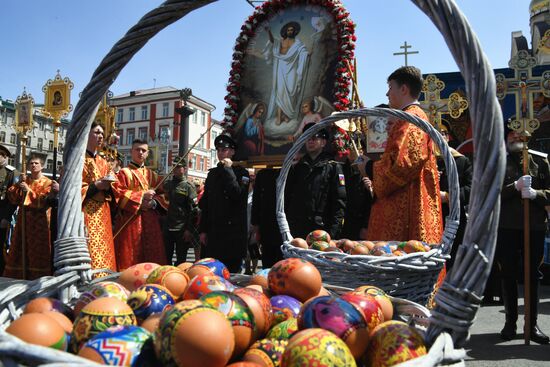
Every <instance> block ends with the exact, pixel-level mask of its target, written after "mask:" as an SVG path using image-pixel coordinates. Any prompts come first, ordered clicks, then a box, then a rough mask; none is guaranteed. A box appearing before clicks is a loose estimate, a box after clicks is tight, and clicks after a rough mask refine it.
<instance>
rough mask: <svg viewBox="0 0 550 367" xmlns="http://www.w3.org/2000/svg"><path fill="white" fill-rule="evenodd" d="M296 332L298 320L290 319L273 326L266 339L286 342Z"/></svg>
mask: <svg viewBox="0 0 550 367" xmlns="http://www.w3.org/2000/svg"><path fill="white" fill-rule="evenodd" d="M297 331H298V319H296V318H295V317H291V318H289V319H288V320H286V321H283V322H281V323H279V324H276V325H274V326H273V327H272V328H271V329H270V330H269V331H268V332H267V335H266V339H277V340H288V339H290V337H292V335H294V333H296V332H297Z"/></svg>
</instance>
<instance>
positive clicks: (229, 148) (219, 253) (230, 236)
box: [199, 134, 250, 273]
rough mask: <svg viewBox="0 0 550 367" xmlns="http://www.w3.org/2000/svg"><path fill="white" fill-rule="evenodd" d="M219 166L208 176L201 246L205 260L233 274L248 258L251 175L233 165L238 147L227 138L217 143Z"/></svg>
mask: <svg viewBox="0 0 550 367" xmlns="http://www.w3.org/2000/svg"><path fill="white" fill-rule="evenodd" d="M214 146H215V147H216V151H217V155H218V159H219V161H220V162H219V163H218V166H217V167H215V168H212V169H211V170H210V171H209V172H208V176H207V177H206V182H205V183H204V194H203V196H202V198H201V201H200V204H199V207H200V209H201V219H200V224H199V233H200V242H201V245H202V246H203V249H204V250H203V251H204V252H203V254H202V256H203V257H213V258H216V259H218V260H220V261H221V262H223V263H224V264H225V265H226V266H227V268H228V270H229V271H230V272H231V273H238V272H240V270H241V263H242V260H243V258H244V257H245V256H246V245H247V234H248V228H247V217H246V206H247V198H248V185H249V182H250V178H249V175H248V171H247V170H246V169H245V168H242V167H235V166H234V165H233V161H232V160H231V159H232V158H233V155H234V154H235V149H236V148H237V145H236V144H235V141H234V140H233V139H232V138H231V137H230V136H228V135H223V134H222V135H219V136H218V137H217V138H216V139H215V140H214Z"/></svg>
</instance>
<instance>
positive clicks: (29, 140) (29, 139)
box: [27, 136, 31, 147]
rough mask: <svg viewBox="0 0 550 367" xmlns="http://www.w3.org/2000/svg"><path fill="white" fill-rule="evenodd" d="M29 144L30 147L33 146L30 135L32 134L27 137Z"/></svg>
mask: <svg viewBox="0 0 550 367" xmlns="http://www.w3.org/2000/svg"><path fill="white" fill-rule="evenodd" d="M27 146H28V147H30V146H31V137H30V136H29V137H28V138H27Z"/></svg>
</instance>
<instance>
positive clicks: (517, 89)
mask: <svg viewBox="0 0 550 367" xmlns="http://www.w3.org/2000/svg"><path fill="white" fill-rule="evenodd" d="M536 65H537V61H536V59H535V58H534V57H532V56H531V55H529V53H528V52H527V51H525V50H521V51H519V52H518V53H517V55H516V56H514V57H513V58H512V59H511V60H510V62H509V63H508V66H509V67H510V68H511V69H514V74H515V77H514V78H513V79H510V78H506V76H505V75H504V74H500V73H499V74H496V75H495V79H496V83H497V98H498V99H504V97H506V95H507V94H515V97H516V116H515V119H514V120H513V121H511V122H510V123H509V124H508V126H509V127H510V129H512V130H516V131H518V132H520V133H523V134H526V135H529V134H531V133H532V132H533V131H535V130H536V129H538V128H539V126H540V122H539V121H538V120H537V119H536V118H535V117H534V116H533V94H535V93H543V94H544V95H545V96H546V97H550V83H549V82H548V79H549V78H550V72H548V71H546V72H544V73H543V74H542V76H540V77H533V68H534V67H535V66H536Z"/></svg>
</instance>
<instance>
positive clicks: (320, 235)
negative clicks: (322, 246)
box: [306, 229, 330, 246]
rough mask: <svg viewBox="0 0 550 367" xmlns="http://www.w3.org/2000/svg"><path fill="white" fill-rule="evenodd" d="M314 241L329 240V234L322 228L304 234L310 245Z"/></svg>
mask: <svg viewBox="0 0 550 367" xmlns="http://www.w3.org/2000/svg"><path fill="white" fill-rule="evenodd" d="M314 241H323V242H330V235H329V234H328V232H326V231H323V230H322V229H316V230H315V231H311V232H309V234H308V235H307V236H306V242H307V244H308V245H309V246H311V244H312V243H313V242H314Z"/></svg>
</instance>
